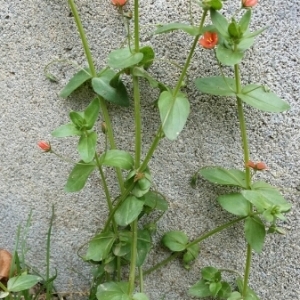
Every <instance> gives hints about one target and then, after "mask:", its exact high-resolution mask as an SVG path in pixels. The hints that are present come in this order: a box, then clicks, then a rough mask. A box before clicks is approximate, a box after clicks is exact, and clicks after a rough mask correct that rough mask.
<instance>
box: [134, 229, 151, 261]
mask: <svg viewBox="0 0 300 300" xmlns="http://www.w3.org/2000/svg"><path fill="white" fill-rule="evenodd" d="M151 242H152V241H151V235H150V233H149V231H148V230H139V231H138V238H137V254H136V256H137V257H136V266H137V267H141V266H142V265H143V263H144V261H145V259H146V257H147V254H148V253H149V251H150V250H151Z"/></svg>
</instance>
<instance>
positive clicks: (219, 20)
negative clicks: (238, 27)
mask: <svg viewBox="0 0 300 300" xmlns="http://www.w3.org/2000/svg"><path fill="white" fill-rule="evenodd" d="M210 17H211V20H212V22H213V24H214V25H215V27H216V29H217V30H218V31H219V33H220V34H221V35H222V36H223V37H224V38H229V35H228V22H227V20H226V18H225V17H223V16H222V15H221V14H220V13H218V12H217V11H216V10H214V9H211V10H210Z"/></svg>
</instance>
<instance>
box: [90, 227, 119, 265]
mask: <svg viewBox="0 0 300 300" xmlns="http://www.w3.org/2000/svg"><path fill="white" fill-rule="evenodd" d="M115 239H116V238H115V234H114V233H113V232H103V233H101V234H98V235H96V236H95V237H94V238H93V239H92V240H91V241H90V242H89V247H88V250H87V253H86V256H85V259H86V260H93V261H101V260H103V259H105V258H106V257H107V256H108V254H109V252H110V250H111V248H112V246H113V243H114V242H115Z"/></svg>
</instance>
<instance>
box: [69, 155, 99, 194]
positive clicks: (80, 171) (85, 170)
mask: <svg viewBox="0 0 300 300" xmlns="http://www.w3.org/2000/svg"><path fill="white" fill-rule="evenodd" d="M95 168H96V166H95V165H94V164H91V163H90V164H85V163H84V162H83V161H80V162H79V163H78V164H76V165H75V167H74V168H73V170H72V171H71V173H70V175H69V177H68V181H67V184H66V186H65V191H66V192H78V191H80V190H81V189H82V188H83V187H84V185H85V183H86V181H87V179H88V177H89V176H90V174H91V173H92V172H93V171H94V169H95Z"/></svg>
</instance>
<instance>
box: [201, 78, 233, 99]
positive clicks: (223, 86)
mask: <svg viewBox="0 0 300 300" xmlns="http://www.w3.org/2000/svg"><path fill="white" fill-rule="evenodd" d="M195 84H196V87H197V89H198V90H199V91H201V92H202V93H205V94H210V95H216V96H236V86H235V80H234V79H232V78H228V77H225V78H224V77H222V76H216V77H205V78H197V79H196V81H195Z"/></svg>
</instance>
